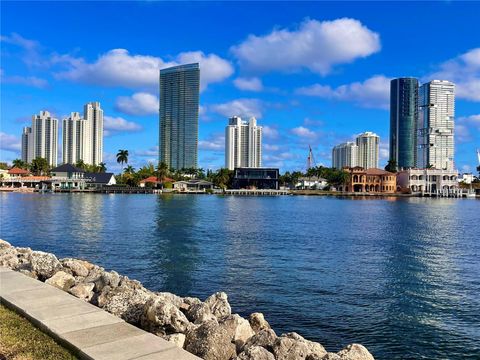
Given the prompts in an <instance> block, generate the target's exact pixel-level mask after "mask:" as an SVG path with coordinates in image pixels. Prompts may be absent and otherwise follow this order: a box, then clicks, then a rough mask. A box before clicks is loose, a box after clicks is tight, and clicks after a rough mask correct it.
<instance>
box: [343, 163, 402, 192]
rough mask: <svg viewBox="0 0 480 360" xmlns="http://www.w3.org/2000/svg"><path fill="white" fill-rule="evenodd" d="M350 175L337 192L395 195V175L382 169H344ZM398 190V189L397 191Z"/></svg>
mask: <svg viewBox="0 0 480 360" xmlns="http://www.w3.org/2000/svg"><path fill="white" fill-rule="evenodd" d="M344 170H345V171H346V172H348V173H349V174H350V178H349V180H348V182H347V183H346V184H344V185H340V186H339V187H338V190H339V191H344V192H360V193H395V192H396V191H397V175H396V174H394V173H391V172H389V171H385V170H382V169H376V168H372V169H366V170H365V169H364V168H362V167H358V166H357V167H354V168H344ZM398 190H399V189H398Z"/></svg>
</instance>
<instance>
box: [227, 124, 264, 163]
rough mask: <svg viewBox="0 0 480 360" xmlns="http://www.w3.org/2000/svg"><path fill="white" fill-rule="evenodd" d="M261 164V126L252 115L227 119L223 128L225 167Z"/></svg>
mask: <svg viewBox="0 0 480 360" xmlns="http://www.w3.org/2000/svg"><path fill="white" fill-rule="evenodd" d="M261 166H262V127H261V126H257V120H256V119H255V118H254V117H252V118H250V120H249V121H248V123H247V122H246V121H242V118H241V117H239V116H233V117H231V118H230V119H228V125H227V127H226V128H225V167H226V168H228V169H230V170H233V169H235V168H236V167H253V168H255V167H261Z"/></svg>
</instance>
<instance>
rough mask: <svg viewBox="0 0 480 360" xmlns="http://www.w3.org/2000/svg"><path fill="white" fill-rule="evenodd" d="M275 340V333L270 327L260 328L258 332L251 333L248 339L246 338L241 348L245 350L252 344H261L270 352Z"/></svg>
mask: <svg viewBox="0 0 480 360" xmlns="http://www.w3.org/2000/svg"><path fill="white" fill-rule="evenodd" d="M275 340H277V335H276V334H275V331H273V330H272V329H265V330H260V331H259V332H258V333H256V334H255V335H253V336H252V337H251V338H250V339H248V340H247V342H246V343H245V345H244V346H243V350H247V349H248V348H250V347H252V346H261V347H264V348H265V349H267V350H268V351H270V352H273V344H274V343H275Z"/></svg>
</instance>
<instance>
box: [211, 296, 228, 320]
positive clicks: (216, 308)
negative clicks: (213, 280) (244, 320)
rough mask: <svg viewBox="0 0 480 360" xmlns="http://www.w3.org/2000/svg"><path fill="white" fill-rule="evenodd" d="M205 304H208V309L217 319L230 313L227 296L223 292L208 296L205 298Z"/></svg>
mask: <svg viewBox="0 0 480 360" xmlns="http://www.w3.org/2000/svg"><path fill="white" fill-rule="evenodd" d="M205 304H207V305H208V307H209V308H210V311H211V312H212V314H213V315H214V316H215V317H217V319H218V318H221V317H222V316H226V315H230V314H231V313H232V309H231V307H230V304H229V303H228V296H227V294H226V293H224V292H217V293H215V294H213V295H211V296H209V297H208V298H207V300H205Z"/></svg>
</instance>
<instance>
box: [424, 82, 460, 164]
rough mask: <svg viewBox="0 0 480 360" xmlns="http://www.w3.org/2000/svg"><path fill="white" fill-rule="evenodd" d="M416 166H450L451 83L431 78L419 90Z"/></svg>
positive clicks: (453, 111)
mask: <svg viewBox="0 0 480 360" xmlns="http://www.w3.org/2000/svg"><path fill="white" fill-rule="evenodd" d="M418 105H419V116H418V126H417V129H418V139H417V143H418V148H417V166H418V167H419V168H421V169H424V168H428V167H433V168H435V169H446V170H452V169H453V168H454V125H455V84H453V83H451V82H450V81H446V80H433V81H430V82H429V83H426V84H423V85H422V86H421V87H420V90H419V101H418Z"/></svg>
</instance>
